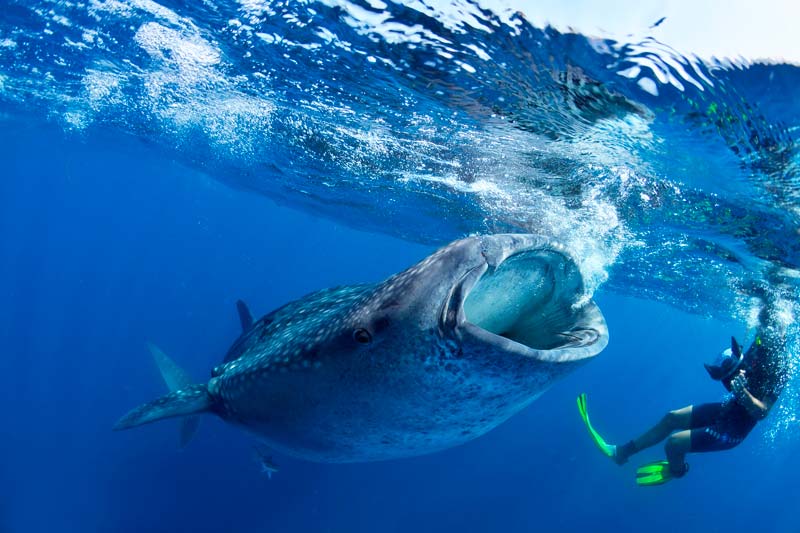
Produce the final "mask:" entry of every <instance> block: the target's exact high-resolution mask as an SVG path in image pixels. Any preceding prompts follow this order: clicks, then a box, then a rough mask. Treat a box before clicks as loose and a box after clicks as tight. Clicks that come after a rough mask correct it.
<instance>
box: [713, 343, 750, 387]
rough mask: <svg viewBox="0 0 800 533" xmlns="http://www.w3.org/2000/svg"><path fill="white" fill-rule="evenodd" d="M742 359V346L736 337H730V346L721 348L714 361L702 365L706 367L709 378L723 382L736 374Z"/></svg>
mask: <svg viewBox="0 0 800 533" xmlns="http://www.w3.org/2000/svg"><path fill="white" fill-rule="evenodd" d="M743 359H744V356H743V355H742V348H741V347H740V346H739V343H737V342H736V339H734V338H733V337H731V347H730V348H726V349H724V350H722V351H721V352H720V353H719V354H718V355H717V357H716V359H714V362H712V363H704V365H703V366H705V367H706V370H707V371H708V375H709V376H711V379H715V380H717V381H722V382H725V381H728V380H729V379H731V378H732V377H733V376H734V375H735V374H736V372H737V371H738V370H739V367H741V366H742V360H743Z"/></svg>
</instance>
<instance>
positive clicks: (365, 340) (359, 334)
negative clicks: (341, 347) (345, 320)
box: [353, 328, 372, 344]
mask: <svg viewBox="0 0 800 533" xmlns="http://www.w3.org/2000/svg"><path fill="white" fill-rule="evenodd" d="M353 340H354V341H356V342H357V343H359V344H369V343H371V342H372V335H370V334H369V331H367V330H365V329H364V328H358V329H357V330H355V331H354V332H353Z"/></svg>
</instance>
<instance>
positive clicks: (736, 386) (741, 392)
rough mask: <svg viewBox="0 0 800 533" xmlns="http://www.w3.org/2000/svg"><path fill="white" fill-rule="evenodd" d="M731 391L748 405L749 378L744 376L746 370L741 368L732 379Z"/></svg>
mask: <svg viewBox="0 0 800 533" xmlns="http://www.w3.org/2000/svg"><path fill="white" fill-rule="evenodd" d="M731 392H733V395H734V396H735V397H736V399H737V400H739V401H740V402H742V403H743V404H744V406H745V407H746V406H747V403H749V402H747V400H748V399H749V398H748V396H749V395H748V394H747V378H746V377H744V370H740V371H739V374H737V375H736V377H735V378H733V379H732V380H731Z"/></svg>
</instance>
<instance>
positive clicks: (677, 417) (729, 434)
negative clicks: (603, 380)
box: [578, 298, 788, 486]
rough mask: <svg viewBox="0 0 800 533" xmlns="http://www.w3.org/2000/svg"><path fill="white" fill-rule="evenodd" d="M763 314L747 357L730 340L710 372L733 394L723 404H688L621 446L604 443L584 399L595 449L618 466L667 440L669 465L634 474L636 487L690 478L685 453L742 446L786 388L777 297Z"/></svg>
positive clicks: (585, 418)
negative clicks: (776, 304)
mask: <svg viewBox="0 0 800 533" xmlns="http://www.w3.org/2000/svg"><path fill="white" fill-rule="evenodd" d="M764 300H765V301H766V304H765V305H764V306H763V307H762V309H761V312H760V314H759V317H758V318H759V326H758V330H757V332H756V338H755V341H753V343H752V344H751V345H750V348H749V349H748V350H747V352H745V353H742V349H741V347H740V346H739V344H738V343H737V342H736V339H734V338H733V337H731V347H730V348H728V349H726V350H725V351H723V352H722V353H720V354H719V355H718V356H717V358H716V360H715V361H714V362H713V363H711V364H706V365H705V367H706V370H707V371H708V373H709V375H710V376H711V378H712V379H714V380H717V381H719V382H721V383H722V385H723V386H724V387H725V388H726V389H727V390H728V391H729V392H730V393H731V394H730V395H726V397H725V398H724V399H723V401H722V402H716V403H705V404H701V405H689V406H688V407H684V408H682V409H678V410H675V411H670V412H669V413H667V414H666V415H664V417H663V418H662V419H661V420H660V421H659V422H658V423H657V424H656V425H655V426H653V427H652V428H650V429H649V430H647V431H646V432H644V433H643V434H642V435H640V436H639V437H637V438H635V439H633V440H631V441H630V442H628V443H626V444H623V445H621V446H615V445H612V444H608V443H606V442H605V441H604V440H603V438H602V437H601V436H600V435H599V434H598V433H597V432H596V431H595V430H594V428H593V427H592V425H591V423H590V422H589V415H588V413H587V410H586V395H585V394H581V395H580V396H579V397H578V409H579V411H580V413H581V417H582V418H583V421H584V422H585V424H586V427H587V429H588V430H589V433H590V435H591V436H592V438H593V440H594V442H595V444H596V445H597V446H598V447H599V448H600V450H601V451H602V452H603V453H604V454H605V455H607V456H608V457H610V458H611V459H612V460H614V462H616V463H617V464H619V465H622V464H625V463H626V462H627V461H628V459H629V458H630V457H631V456H632V455H634V454H636V453H638V452H640V451H642V450H644V449H646V448H649V447H651V446H654V445H656V444H658V443H659V442H661V441H662V440H664V439H667V442H666V444H665V446H664V449H665V451H666V455H667V460H666V461H656V462H653V463H648V464H646V465H644V466H642V467H640V468H638V469H637V471H636V483H637V484H638V485H642V486H649V485H660V484H662V483H666V482H667V481H669V480H670V479H673V478H679V477H682V476H684V475H685V474H686V472H687V471H688V470H689V465H688V464H687V463H685V462H684V457H685V456H686V454H687V453H690V452H692V453H698V452H717V451H722V450H729V449H731V448H734V447H736V446H738V445H739V444H740V443H741V442H742V441H743V440H744V439H745V437H747V435H748V434H749V433H750V431H752V429H753V428H754V427H755V425H756V424H757V423H758V421H760V420H763V419H764V418H766V417H767V415H768V414H769V411H770V409H771V408H772V406H773V405H774V404H775V402H776V401H777V400H778V396H779V395H780V393H781V391H782V390H783V388H784V386H785V384H786V378H787V372H788V364H787V358H786V352H785V348H786V341H785V339H786V326H785V324H784V323H783V322H781V320H780V318H779V317H778V316H777V309H776V306H775V301H774V298H764Z"/></svg>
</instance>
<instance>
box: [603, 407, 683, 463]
mask: <svg viewBox="0 0 800 533" xmlns="http://www.w3.org/2000/svg"><path fill="white" fill-rule="evenodd" d="M691 423H692V406H691V405H689V406H687V407H684V408H682V409H677V410H675V411H670V412H669V413H667V414H665V415H664V416H663V418H661V420H659V421H658V423H657V424H656V425H655V426H653V427H651V428H650V429H648V430H647V431H645V432H644V433H642V434H641V435H640V436H639V437H637V438H635V439H633V440H632V441H630V442H628V443H627V444H623V445H622V446H619V447H617V451H616V454H615V456H614V460H615V461H616V462H617V463H619V464H623V463H624V462H626V461H627V460H628V458H629V457H630V456H631V455H633V454H635V453H639V452H640V451H642V450H644V449H646V448H649V447H650V446H655V445H656V444H658V443H659V442H661V441H662V440H664V439H666V438H667V437H669V436H670V434H672V432H673V431H677V430H679V429H688V428H689V427H690V426H691Z"/></svg>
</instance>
